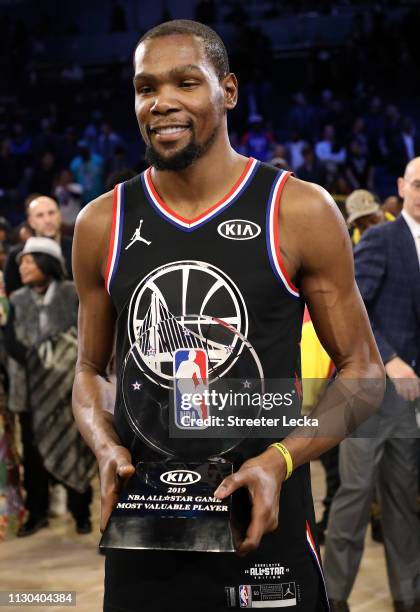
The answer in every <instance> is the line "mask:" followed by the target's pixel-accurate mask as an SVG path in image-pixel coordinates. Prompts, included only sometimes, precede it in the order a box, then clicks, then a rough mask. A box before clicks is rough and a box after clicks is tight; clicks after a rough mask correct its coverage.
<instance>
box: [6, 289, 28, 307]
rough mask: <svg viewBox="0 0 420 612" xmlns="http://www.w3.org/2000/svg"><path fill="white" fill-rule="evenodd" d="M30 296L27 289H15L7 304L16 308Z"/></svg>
mask: <svg viewBox="0 0 420 612" xmlns="http://www.w3.org/2000/svg"><path fill="white" fill-rule="evenodd" d="M29 296H30V289H28V287H21V288H20V289H16V291H13V293H11V294H10V297H9V302H10V303H11V304H13V305H14V306H16V305H17V304H21V303H22V302H24V301H26V300H27V299H28V297H29Z"/></svg>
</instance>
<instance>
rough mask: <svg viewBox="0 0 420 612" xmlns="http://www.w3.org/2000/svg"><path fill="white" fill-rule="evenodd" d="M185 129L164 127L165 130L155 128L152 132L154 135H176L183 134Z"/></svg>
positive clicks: (182, 127)
mask: <svg viewBox="0 0 420 612" xmlns="http://www.w3.org/2000/svg"><path fill="white" fill-rule="evenodd" d="M185 129H186V126H179V127H165V128H156V129H155V130H154V131H155V132H156V134H177V133H178V132H183V131H184V130H185Z"/></svg>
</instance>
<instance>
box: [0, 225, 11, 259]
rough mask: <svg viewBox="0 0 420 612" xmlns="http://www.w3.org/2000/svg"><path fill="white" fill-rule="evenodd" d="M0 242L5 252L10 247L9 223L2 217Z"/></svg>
mask: <svg viewBox="0 0 420 612" xmlns="http://www.w3.org/2000/svg"><path fill="white" fill-rule="evenodd" d="M0 243H1V244H2V245H3V247H4V251H5V253H7V252H8V251H9V248H10V223H9V222H8V221H7V219H5V218H4V217H0Z"/></svg>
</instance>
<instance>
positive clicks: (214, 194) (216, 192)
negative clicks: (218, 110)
mask: <svg viewBox="0 0 420 612" xmlns="http://www.w3.org/2000/svg"><path fill="white" fill-rule="evenodd" d="M221 132H222V134H221V136H220V137H219V138H217V139H216V140H215V142H214V143H213V145H212V146H211V147H210V149H209V150H208V151H207V152H206V153H205V154H204V155H203V156H202V157H200V158H199V159H198V160H196V161H195V162H194V163H193V164H191V166H189V167H188V168H186V169H185V170H181V171H177V172H175V171H171V170H166V171H163V170H156V169H155V168H153V169H152V180H153V184H154V185H155V188H156V190H157V191H158V193H159V194H160V196H161V197H162V199H163V200H164V201H165V202H166V203H167V204H168V205H169V206H171V207H172V208H174V209H175V210H177V211H178V212H180V213H181V212H184V213H186V214H187V215H188V214H199V213H200V211H201V210H205V209H206V208H208V207H209V206H211V205H212V204H215V203H216V202H217V201H218V200H219V199H221V198H223V197H224V195H225V194H226V193H227V192H228V191H229V189H230V188H231V187H232V185H233V184H234V183H235V182H236V181H237V180H238V178H239V177H240V175H241V173H242V172H243V170H244V168H245V166H246V164H247V161H248V159H247V158H246V157H244V156H243V155H239V154H238V153H236V151H235V150H234V149H233V148H232V147H231V145H230V142H229V139H228V135H227V132H226V131H225V130H222V129H221ZM215 179H217V180H215Z"/></svg>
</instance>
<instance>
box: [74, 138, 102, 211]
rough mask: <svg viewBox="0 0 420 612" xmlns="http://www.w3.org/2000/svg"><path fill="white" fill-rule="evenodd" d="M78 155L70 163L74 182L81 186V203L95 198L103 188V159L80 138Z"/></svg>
mask: <svg viewBox="0 0 420 612" xmlns="http://www.w3.org/2000/svg"><path fill="white" fill-rule="evenodd" d="M78 146H79V155H78V156H77V157H75V158H74V159H73V161H72V162H71V164H70V170H71V172H72V174H73V176H74V178H75V180H76V183H79V185H81V186H82V188H83V203H84V204H86V203H87V202H89V201H90V200H93V199H95V198H97V197H98V196H99V195H100V194H101V193H102V192H103V189H104V161H103V159H102V157H101V156H100V155H98V154H97V153H92V152H91V151H90V149H89V146H88V143H87V142H86V141H85V140H80V141H79V143H78Z"/></svg>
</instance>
